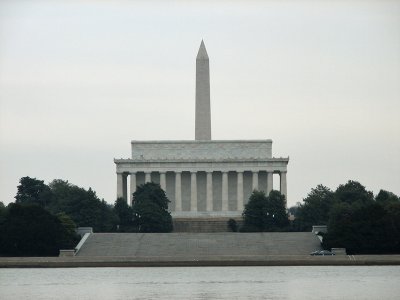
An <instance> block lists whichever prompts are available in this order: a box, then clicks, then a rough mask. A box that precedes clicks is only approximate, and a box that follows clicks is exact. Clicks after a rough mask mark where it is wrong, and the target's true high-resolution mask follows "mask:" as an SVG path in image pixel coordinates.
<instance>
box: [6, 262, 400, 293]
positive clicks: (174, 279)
mask: <svg viewBox="0 0 400 300" xmlns="http://www.w3.org/2000/svg"><path fill="white" fill-rule="evenodd" d="M0 299H169V300H174V299H380V300H382V299H396V300H397V299H400V267H395V266H393V267H392V266H377V267H198V268H192V267H186V268H77V269H0Z"/></svg>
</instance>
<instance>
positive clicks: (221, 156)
mask: <svg viewBox="0 0 400 300" xmlns="http://www.w3.org/2000/svg"><path fill="white" fill-rule="evenodd" d="M195 123H196V126H195V140H188V141H135V140H134V141H132V142H131V147H132V156H131V158H128V159H114V162H115V164H116V171H117V197H123V198H124V199H126V200H127V201H128V200H129V201H130V204H132V201H133V199H132V194H133V192H134V191H135V189H136V187H137V186H138V185H140V184H143V183H145V182H151V181H152V182H155V183H159V184H160V186H161V188H162V189H163V190H164V191H165V192H166V194H167V196H168V198H169V200H170V201H171V203H170V205H169V210H170V211H171V214H172V216H173V217H177V218H179V217H183V218H191V217H194V218H196V217H202V216H204V217H238V216H240V215H241V213H242V212H243V208H244V205H245V204H246V203H247V201H248V198H249V197H250V194H251V192H252V191H253V190H263V191H265V192H266V193H267V194H268V193H269V192H270V191H271V190H272V188H273V178H274V176H273V174H278V175H279V187H280V191H281V193H282V194H283V195H285V198H286V199H287V180H286V176H287V175H286V174H287V165H288V162H289V158H288V157H287V158H281V157H280V158H275V157H273V156H272V140H269V139H266V140H212V139H211V109H210V73H209V58H208V55H207V51H206V48H205V45H204V42H203V41H202V42H201V45H200V49H199V51H198V54H197V58H196V113H195ZM275 178H278V177H275ZM128 182H129V185H130V188H129V190H130V192H129V195H128Z"/></svg>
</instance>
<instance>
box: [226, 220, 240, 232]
mask: <svg viewBox="0 0 400 300" xmlns="http://www.w3.org/2000/svg"><path fill="white" fill-rule="evenodd" d="M228 227H229V229H230V230H231V231H232V232H237V231H238V229H239V228H238V224H237V222H236V220H235V219H229V220H228Z"/></svg>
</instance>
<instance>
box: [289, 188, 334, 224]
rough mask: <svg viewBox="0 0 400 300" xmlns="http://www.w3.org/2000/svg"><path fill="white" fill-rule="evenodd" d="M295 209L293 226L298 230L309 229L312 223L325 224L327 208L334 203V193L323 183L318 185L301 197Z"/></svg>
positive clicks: (327, 214) (327, 216) (326, 221)
mask: <svg viewBox="0 0 400 300" xmlns="http://www.w3.org/2000/svg"><path fill="white" fill-rule="evenodd" d="M303 202H304V203H303V204H300V205H299V207H298V208H297V211H296V219H295V220H294V222H293V226H294V228H295V229H296V230H298V231H311V228H312V226H313V225H327V224H328V220H329V210H330V208H331V207H332V205H333V203H334V193H333V192H332V191H331V190H330V189H329V188H327V187H325V186H323V185H318V186H317V187H316V188H315V189H311V192H310V193H309V194H308V195H307V197H306V198H305V199H303Z"/></svg>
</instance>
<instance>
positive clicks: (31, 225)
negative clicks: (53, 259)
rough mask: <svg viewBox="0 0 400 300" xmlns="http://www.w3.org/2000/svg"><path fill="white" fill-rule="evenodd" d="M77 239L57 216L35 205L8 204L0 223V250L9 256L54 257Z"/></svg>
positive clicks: (70, 246)
mask: <svg viewBox="0 0 400 300" xmlns="http://www.w3.org/2000/svg"><path fill="white" fill-rule="evenodd" d="M76 242H77V239H76V236H75V235H74V234H71V232H69V231H68V229H67V228H65V227H64V226H63V225H62V223H61V221H60V219H59V218H58V217H57V216H54V215H52V214H50V213H49V212H48V211H47V210H45V209H43V208H42V207H40V206H39V205H37V204H24V205H21V204H16V203H11V204H10V205H9V206H8V207H7V212H6V216H5V219H4V221H3V224H2V225H1V226H0V253H1V254H3V255H11V256H57V255H58V253H59V250H60V249H72V248H73V247H74V246H75V245H76Z"/></svg>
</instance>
